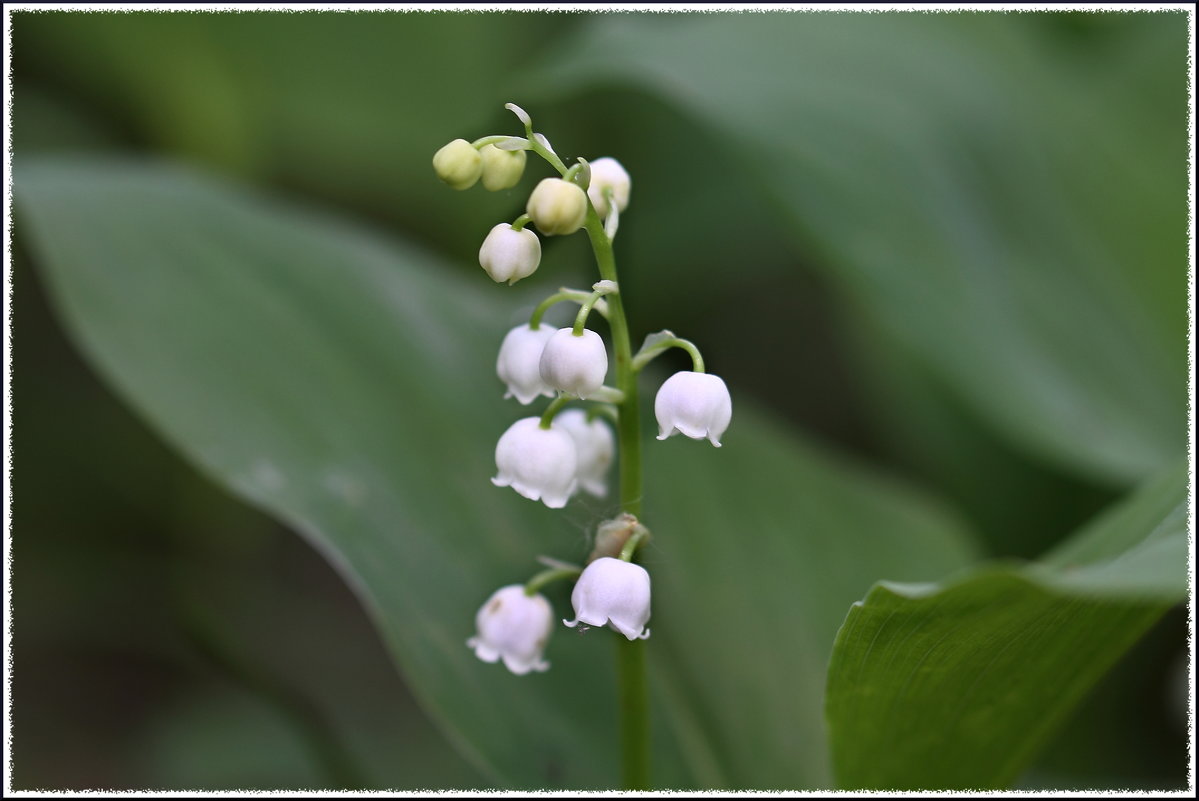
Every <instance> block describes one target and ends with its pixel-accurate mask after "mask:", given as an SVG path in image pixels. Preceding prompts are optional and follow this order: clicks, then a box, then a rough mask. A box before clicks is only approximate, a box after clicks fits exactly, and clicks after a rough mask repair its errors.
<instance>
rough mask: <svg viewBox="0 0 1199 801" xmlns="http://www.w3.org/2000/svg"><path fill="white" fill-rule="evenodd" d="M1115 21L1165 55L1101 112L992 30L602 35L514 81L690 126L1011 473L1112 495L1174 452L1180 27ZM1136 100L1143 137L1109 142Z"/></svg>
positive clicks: (1180, 352)
mask: <svg viewBox="0 0 1199 801" xmlns="http://www.w3.org/2000/svg"><path fill="white" fill-rule="evenodd" d="M1009 17H1012V18H1011V19H1009ZM1130 19H1131V18H1130V17H1123V18H1117V20H1118V22H1119V24H1122V25H1137V24H1148V25H1150V26H1151V27H1154V26H1155V27H1154V30H1155V31H1156V32H1158V33H1159V34H1160V35H1157V36H1156V37H1155V42H1156V45H1157V50H1158V51H1161V52H1164V53H1166V54H1167V55H1165V56H1160V57H1155V58H1154V60H1153V61H1152V62H1151V63H1150V67H1148V68H1146V69H1145V70H1142V69H1138V70H1136V71H1135V72H1136V74H1137V80H1135V81H1134V80H1131V79H1125V80H1124V81H1122V82H1116V83H1115V84H1114V88H1112V89H1111V90H1110V91H1108V92H1106V93H1105V92H1101V91H1099V90H1098V89H1097V88H1095V87H1107V86H1108V84H1107V83H1106V82H1104V81H1103V80H1102V79H1094V78H1093V79H1092V81H1091V83H1092V86H1091V88H1090V90H1089V91H1087V92H1083V91H1081V90H1080V87H1081V86H1083V85H1084V84H1083V82H1082V81H1081V79H1079V77H1078V76H1077V75H1075V74H1073V73H1071V72H1070V71H1069V70H1068V69H1063V65H1061V64H1056V63H1053V62H1051V61H1050V60H1049V59H1048V58H1046V57H1045V55H1044V51H1045V48H1044V45H1043V42H1042V41H1041V39H1040V38H1039V37H1041V36H1043V31H1039V30H1037V29H1036V28H1034V27H1033V26H1032V25H1031V24H1030V23H1029V22H1028V20H1027V18H1020V17H1016V16H1013V15H990V14H940V15H930V14H813V13H801V14H795V13H777V14H774V13H767V14H740V15H717V14H706V15H703V16H702V17H701V18H682V19H680V18H677V17H676V16H674V15H672V16H671V17H670V18H669V19H666V18H651V17H644V16H633V15H631V16H615V17H607V18H604V19H601V20H595V21H592V22H590V23H589V24H588V26H587V27H586V29H585V30H584V31H583V35H581V36H579V37H576V38H574V39H572V40H571V41H569V42H567V43H564V44H563V46H562V47H561V48H560V50H559V52H558V53H557V54H556V57H554V58H552V59H549V60H548V61H547V62H546V63H543V64H540V65H538V68H537V69H535V70H532V71H531V72H530V77H529V79H528V83H529V85H530V86H532V87H539V86H541V85H542V82H543V81H544V80H545V78H544V76H553V77H552V80H553V83H554V85H555V87H556V90H557V92H556V95H555V96H561V95H566V94H575V93H579V92H582V91H586V90H591V89H595V88H598V87H605V86H613V85H615V86H622V87H623V86H629V87H634V88H637V89H641V90H645V91H649V92H652V93H654V94H656V95H657V96H659V97H661V98H662V99H663V100H665V101H666V102H669V103H671V104H674V105H675V106H676V107H678V108H680V109H682V110H683V111H685V112H686V113H688V114H690V115H692V117H693V118H694V119H695V120H696V121H697V122H698V123H699V124H701V125H702V126H704V127H706V128H708V129H710V130H711V131H712V132H713V133H714V135H715V136H717V137H719V138H720V139H721V140H722V141H723V142H725V143H726V144H725V149H724V152H725V153H726V154H730V155H735V157H736V158H738V159H739V160H740V162H741V163H742V164H743V165H744V166H745V168H746V171H747V172H748V173H750V174H752V175H753V176H754V177H755V178H756V179H757V180H758V182H759V183H760V185H761V186H762V187H764V188H765V189H766V190H767V191H768V192H769V193H770V195H771V196H772V198H773V200H774V201H775V202H776V204H777V207H778V210H779V215H778V220H779V222H780V224H781V228H782V230H780V231H779V236H780V237H794V241H795V244H796V246H797V248H798V249H799V250H800V252H801V253H802V254H803V255H804V256H806V257H807V258H808V259H810V261H811V265H812V267H813V268H815V269H819V270H822V271H823V272H824V273H825V274H826V275H827V276H829V277H830V278H831V279H832V280H833V281H834V282H835V283H836V286H837V287H838V288H839V290H840V291H841V292H842V293H843V294H844V296H845V297H846V298H848V299H850V300H851V301H852V302H853V303H854V304H855V305H856V306H858V307H860V309H861V310H862V311H863V312H864V313H865V314H867V315H869V316H870V317H871V319H872V320H873V321H874V322H876V323H877V325H879V326H880V328H881V330H882V331H883V332H884V335H885V336H888V337H890V338H894V339H895V340H896V341H897V342H899V343H901V344H902V346H903V347H904V348H905V349H907V350H910V351H911V352H912V353H914V354H916V355H917V356H918V357H919V359H920V360H921V361H922V362H923V363H925V364H927V365H928V366H929V367H931V368H932V369H933V370H935V371H936V373H937V374H938V375H939V376H940V377H942V378H943V379H944V380H945V381H946V383H947V385H948V386H949V387H951V388H952V389H953V390H954V392H955V393H956V394H957V395H958V396H959V397H960V398H962V399H964V400H965V401H966V402H968V403H969V404H970V405H971V406H972V407H974V408H976V409H977V410H978V412H979V413H980V414H981V415H982V416H983V417H984V418H985V419H987V420H989V421H990V424H991V425H993V426H995V427H996V428H997V429H998V430H999V431H1002V432H1004V434H1005V435H1006V436H1007V437H1010V438H1011V439H1012V440H1013V441H1014V442H1016V443H1018V444H1019V445H1020V446H1021V447H1022V448H1024V449H1025V450H1027V451H1028V452H1030V453H1033V454H1037V455H1039V456H1041V457H1043V458H1047V459H1052V460H1055V461H1056V462H1058V463H1059V464H1062V465H1065V466H1067V467H1069V468H1070V469H1072V470H1075V471H1077V472H1079V473H1081V474H1083V475H1086V476H1090V477H1093V478H1096V479H1100V480H1104V481H1107V482H1111V483H1115V484H1124V485H1128V484H1132V483H1135V482H1136V481H1137V480H1139V479H1140V478H1142V477H1144V476H1146V475H1148V474H1150V473H1152V472H1153V471H1155V470H1156V469H1158V468H1160V467H1161V466H1162V465H1163V464H1164V463H1165V461H1166V460H1168V459H1170V458H1173V457H1176V456H1177V455H1180V454H1181V453H1182V452H1183V448H1184V441H1185V437H1184V436H1183V431H1184V421H1185V398H1186V392H1185V377H1186V369H1185V368H1186V364H1185V348H1184V342H1185V340H1184V336H1185V325H1186V324H1185V314H1184V307H1185V303H1184V300H1185V286H1186V283H1185V281H1186V241H1185V214H1186V204H1185V169H1184V165H1185V137H1184V135H1183V131H1184V130H1185V124H1184V119H1185V117H1184V115H1185V64H1186V20H1185V17H1183V16H1180V15H1161V16H1159V17H1157V18H1156V19H1153V20H1150V21H1149V22H1148V23H1138V22H1136V21H1129V20H1130ZM1066 66H1072V65H1066ZM1146 75H1148V76H1149V77H1148V79H1147V80H1146V78H1145V76H1146ZM1144 83H1150V84H1152V85H1153V86H1154V87H1155V88H1156V89H1160V94H1161V96H1164V97H1166V98H1167V100H1166V104H1167V105H1166V106H1165V107H1166V108H1167V109H1170V111H1169V112H1168V113H1167V114H1165V115H1164V117H1165V118H1166V119H1167V120H1169V122H1167V123H1165V124H1161V125H1158V126H1156V128H1150V127H1149V126H1144V125H1139V124H1134V125H1131V126H1130V125H1129V124H1128V123H1125V122H1123V118H1124V117H1126V116H1136V115H1138V114H1139V113H1140V109H1142V108H1144V106H1145V101H1144V99H1143V98H1142V97H1140V96H1138V95H1136V94H1135V93H1133V92H1130V91H1128V89H1129V87H1130V86H1139V85H1142V84H1144ZM1170 97H1173V98H1174V99H1175V103H1174V104H1173V105H1170V103H1169V100H1168V98H1170ZM541 102H547V101H541ZM1157 107H1160V104H1159V105H1158V106H1157ZM1157 107H1155V109H1156V108H1157ZM1158 116H1159V117H1160V116H1161V115H1158ZM1134 151H1135V152H1136V153H1137V154H1138V156H1137V158H1136V159H1131V158H1129V155H1130V154H1131V153H1133V152H1134ZM1142 153H1143V154H1144V155H1140V154H1142ZM1142 162H1144V166H1142ZM1109 164H1110V165H1112V167H1111V169H1107V168H1106V167H1103V166H1101V165H1109ZM697 169H702V167H697ZM723 190H724V187H722V186H720V185H713V186H712V187H711V189H710V191H711V192H712V193H713V194H714V195H716V196H718V197H726V202H728V203H729V204H730V205H733V204H734V203H735V202H736V199H735V198H730V197H727V196H726V195H724V193H723ZM703 230H704V229H697V233H696V234H695V235H696V236H704V233H703ZM707 230H712V232H713V233H712V234H711V236H712V237H721V238H723V237H725V236H726V235H727V234H728V232H727V231H725V230H724V229H722V228H715V229H707Z"/></svg>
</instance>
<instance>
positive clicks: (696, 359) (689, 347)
mask: <svg viewBox="0 0 1199 801" xmlns="http://www.w3.org/2000/svg"><path fill="white" fill-rule="evenodd" d="M670 348H682V349H683V350H685V351H687V353H689V354H690V355H691V367H692V370H694V371H695V372H697V373H702V372H704V357H703V356H701V355H700V352H699V348H697V347H695V343H694V342H692V341H691V340H689V339H681V338H679V337H673V338H671V339H664V340H662V341H660V342H658V343H656V344H655V345H654V346H653V347H650V348H646V349H643V350H641V351H640V352H639V353H638V354H637V355H636V356H634V357H633V369H634V370H636V371H637V372H641V370H642V368H644V367H645V365H647V364H649V363H650V361H652V360H653V359H655V358H657V357H658V356H660V355H661V354H663V353H665V352H666V351H667V350H669V349H670Z"/></svg>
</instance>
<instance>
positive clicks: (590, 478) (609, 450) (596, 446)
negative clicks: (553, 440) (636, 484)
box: [554, 409, 616, 498]
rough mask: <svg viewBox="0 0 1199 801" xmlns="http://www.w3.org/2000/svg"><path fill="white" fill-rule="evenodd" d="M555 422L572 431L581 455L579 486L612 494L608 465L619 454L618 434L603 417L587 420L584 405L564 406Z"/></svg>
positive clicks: (599, 495) (594, 492) (599, 493)
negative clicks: (609, 488)
mask: <svg viewBox="0 0 1199 801" xmlns="http://www.w3.org/2000/svg"><path fill="white" fill-rule="evenodd" d="M554 425H555V426H558V427H560V428H562V429H563V430H564V431H566V433H568V434H570V436H571V438H572V439H574V441H575V450H576V452H577V453H578V457H579V469H578V479H579V486H580V487H582V488H583V489H584V490H585V491H587V492H589V493H591V494H592V495H594V496H595V497H597V498H606V497H607V496H608V468H609V467H611V466H612V458H613V456H615V454H616V438H615V437H614V436H612V429H611V428H609V427H608V424H607V423H605V422H604V421H603V420H600V419H598V418H597V419H595V420H592V421H590V422H588V420H587V413H586V412H584V411H583V410H582V409H563V410H562V411H561V412H558V416H557V417H555V418H554Z"/></svg>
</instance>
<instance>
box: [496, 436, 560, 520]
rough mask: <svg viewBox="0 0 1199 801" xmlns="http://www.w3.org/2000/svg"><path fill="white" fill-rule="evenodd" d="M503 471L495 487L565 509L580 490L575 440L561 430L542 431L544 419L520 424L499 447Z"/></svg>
mask: <svg viewBox="0 0 1199 801" xmlns="http://www.w3.org/2000/svg"><path fill="white" fill-rule="evenodd" d="M495 466H496V469H497V470H498V471H499V472H498V474H497V475H496V476H495V478H493V479H491V483H492V484H495V485H496V486H497V487H512V489H514V490H516V491H517V492H518V493H520V494H521V495H523V496H524V497H526V498H528V499H529V500H531V501H541V502H542V503H544V504H545V505H546V506H548V507H549V508H551V509H561V508H562V507H563V506H565V505H566V502H567V501H568V500H570V496H571V495H573V494H574V492H575V489H576V488H577V487H578V480H577V478H576V474H577V472H578V455H577V451H576V449H575V443H574V440H573V439H572V438H571V436H570V434H567V433H566V432H565V431H563V430H562V429H561V428H558V427H557V426H551V427H550V428H542V427H541V418H538V417H525V418H522V419H520V420H517V421H516V422H515V423H513V424H512V425H511V426H509V427H508V430H507V431H505V432H504V434H503V436H501V437H500V441H499V442H497V443H496V446H495Z"/></svg>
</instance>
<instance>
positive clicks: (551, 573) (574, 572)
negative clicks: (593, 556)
mask: <svg viewBox="0 0 1199 801" xmlns="http://www.w3.org/2000/svg"><path fill="white" fill-rule="evenodd" d="M582 572H583V571H582V569H581V568H577V567H555V568H550V569H549V570H542V571H541V572H540V573H538V574H537V575H535V576H533V578H531V579H529V580H528V581H527V582H525V595H527V596H529V597H530V598H532V597H533V596H534V595H536V594H537V593H538V592H540V591H541V588H542V587H544V586H545V585H546V584H552V583H553V582H555V581H561V580H562V579H568V578H575V577H576V576H578V575H579V574H580V573H582Z"/></svg>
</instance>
